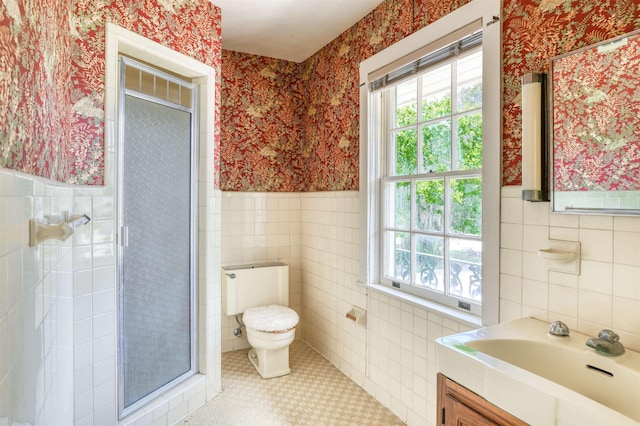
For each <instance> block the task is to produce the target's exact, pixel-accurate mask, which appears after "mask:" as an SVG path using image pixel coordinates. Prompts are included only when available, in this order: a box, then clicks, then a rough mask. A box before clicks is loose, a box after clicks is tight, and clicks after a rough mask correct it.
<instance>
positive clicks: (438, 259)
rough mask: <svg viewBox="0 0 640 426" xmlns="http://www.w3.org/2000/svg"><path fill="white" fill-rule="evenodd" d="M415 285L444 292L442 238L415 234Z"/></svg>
mask: <svg viewBox="0 0 640 426" xmlns="http://www.w3.org/2000/svg"><path fill="white" fill-rule="evenodd" d="M416 263H417V265H416V277H415V281H416V283H417V285H419V286H422V287H428V288H430V289H432V290H437V291H439V292H441V293H444V238H441V237H431V236H427V235H418V236H416Z"/></svg>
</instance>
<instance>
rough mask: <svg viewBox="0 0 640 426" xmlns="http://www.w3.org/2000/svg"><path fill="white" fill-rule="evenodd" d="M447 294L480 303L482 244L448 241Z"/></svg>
mask: <svg viewBox="0 0 640 426" xmlns="http://www.w3.org/2000/svg"><path fill="white" fill-rule="evenodd" d="M449 254H450V259H451V261H450V271H449V274H450V279H449V281H450V285H449V294H452V295H455V296H460V297H464V298H466V299H471V300H473V301H476V302H480V300H481V299H482V291H481V289H482V242H481V241H476V240H465V239H458V238H452V239H450V240H449Z"/></svg>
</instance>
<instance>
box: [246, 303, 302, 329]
mask: <svg viewBox="0 0 640 426" xmlns="http://www.w3.org/2000/svg"><path fill="white" fill-rule="evenodd" d="M242 320H243V321H244V325H246V326H247V327H249V328H252V329H254V330H258V331H266V332H269V333H275V332H279V331H287V330H290V329H292V328H293V327H295V326H296V325H298V320H299V317H298V314H297V313H296V311H294V310H293V309H291V308H287V307H286V306H280V305H269V306H258V307H256V308H249V309H246V310H245V311H244V314H243V315H242Z"/></svg>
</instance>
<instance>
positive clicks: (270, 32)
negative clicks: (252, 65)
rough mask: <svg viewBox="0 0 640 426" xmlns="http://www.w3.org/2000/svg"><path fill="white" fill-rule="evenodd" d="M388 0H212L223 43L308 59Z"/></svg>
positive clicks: (243, 49) (233, 47) (229, 47)
mask: <svg viewBox="0 0 640 426" xmlns="http://www.w3.org/2000/svg"><path fill="white" fill-rule="evenodd" d="M383 1H384V0H211V2H212V3H213V4H215V5H216V6H219V7H220V9H221V10H222V48H223V49H227V50H235V51H238V52H244V53H253V54H255V55H260V56H268V57H272V58H279V59H286V60H288V61H293V62H302V61H304V60H305V59H307V58H308V57H309V56H311V55H313V54H314V53H315V52H317V51H318V50H320V49H321V48H322V47H323V46H325V45H326V44H327V43H329V42H330V41H331V40H333V39H334V38H336V37H337V36H338V35H340V34H341V33H342V32H344V31H345V30H346V29H348V28H349V27H351V26H352V25H353V24H355V23H356V22H358V21H359V20H360V19H361V18H362V17H364V16H365V15H366V14H367V13H369V12H370V11H371V10H373V9H374V8H375V7H376V6H377V5H378V4H380V3H382V2H383Z"/></svg>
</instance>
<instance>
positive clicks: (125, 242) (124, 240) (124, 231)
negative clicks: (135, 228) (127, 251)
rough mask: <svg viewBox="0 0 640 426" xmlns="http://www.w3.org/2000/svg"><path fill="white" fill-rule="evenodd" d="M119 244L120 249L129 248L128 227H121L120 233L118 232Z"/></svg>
mask: <svg viewBox="0 0 640 426" xmlns="http://www.w3.org/2000/svg"><path fill="white" fill-rule="evenodd" d="M120 243H121V244H122V247H128V246H129V227H128V226H123V227H122V228H121V231H120Z"/></svg>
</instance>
